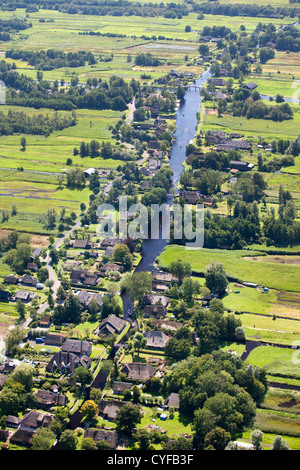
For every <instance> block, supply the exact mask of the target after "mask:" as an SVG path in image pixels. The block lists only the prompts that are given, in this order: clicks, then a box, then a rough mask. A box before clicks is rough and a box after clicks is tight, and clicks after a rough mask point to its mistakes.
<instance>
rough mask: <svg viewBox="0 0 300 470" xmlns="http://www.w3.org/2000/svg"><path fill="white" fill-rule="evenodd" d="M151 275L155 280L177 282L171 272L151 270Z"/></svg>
mask: <svg viewBox="0 0 300 470" xmlns="http://www.w3.org/2000/svg"><path fill="white" fill-rule="evenodd" d="M151 275H152V277H153V278H154V279H155V280H156V281H161V282H168V283H172V282H178V279H177V278H176V277H175V276H173V274H171V273H167V272H164V271H152V273H151Z"/></svg>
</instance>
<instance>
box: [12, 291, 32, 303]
mask: <svg viewBox="0 0 300 470" xmlns="http://www.w3.org/2000/svg"><path fill="white" fill-rule="evenodd" d="M29 299H30V292H27V291H25V290H19V291H18V292H17V293H16V294H15V300H21V301H22V302H29Z"/></svg>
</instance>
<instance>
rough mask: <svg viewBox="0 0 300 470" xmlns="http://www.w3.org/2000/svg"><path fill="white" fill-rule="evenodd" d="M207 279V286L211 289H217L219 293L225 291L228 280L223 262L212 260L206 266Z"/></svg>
mask: <svg viewBox="0 0 300 470" xmlns="http://www.w3.org/2000/svg"><path fill="white" fill-rule="evenodd" d="M205 281H206V287H208V289H209V290H210V291H217V292H218V293H219V294H220V293H222V292H224V291H225V289H226V287H227V285H228V280H227V277H226V274H225V271H224V268H223V264H222V263H215V262H214V261H212V262H211V263H210V265H209V266H207V267H206V272H205Z"/></svg>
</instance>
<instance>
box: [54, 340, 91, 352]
mask: <svg viewBox="0 0 300 470" xmlns="http://www.w3.org/2000/svg"><path fill="white" fill-rule="evenodd" d="M61 351H63V352H70V353H73V354H81V355H82V354H87V355H88V356H89V355H90V354H91V352H92V343H91V341H83V340H80V339H67V340H66V341H65V342H64V344H63V345H62V347H61Z"/></svg>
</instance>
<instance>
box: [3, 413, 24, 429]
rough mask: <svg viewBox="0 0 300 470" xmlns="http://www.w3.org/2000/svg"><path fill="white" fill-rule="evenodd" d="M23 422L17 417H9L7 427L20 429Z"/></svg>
mask: <svg viewBox="0 0 300 470" xmlns="http://www.w3.org/2000/svg"><path fill="white" fill-rule="evenodd" d="M20 422H21V418H18V417H17V416H12V415H8V416H7V418H6V426H8V427H9V428H18V427H19V425H20Z"/></svg>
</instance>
